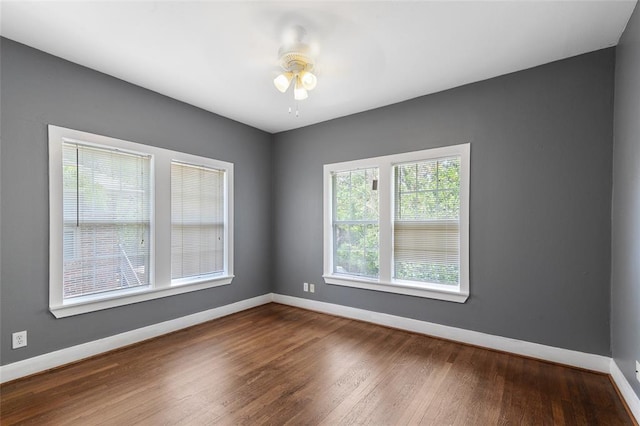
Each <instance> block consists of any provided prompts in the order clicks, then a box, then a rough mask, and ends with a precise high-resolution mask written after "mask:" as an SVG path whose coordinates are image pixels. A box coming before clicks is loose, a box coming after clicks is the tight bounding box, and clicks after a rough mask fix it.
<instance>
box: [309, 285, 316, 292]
mask: <svg viewBox="0 0 640 426" xmlns="http://www.w3.org/2000/svg"><path fill="white" fill-rule="evenodd" d="M309 291H310V292H311V293H315V292H316V285H315V284H309Z"/></svg>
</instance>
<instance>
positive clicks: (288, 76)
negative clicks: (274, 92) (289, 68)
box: [273, 72, 293, 93]
mask: <svg viewBox="0 0 640 426" xmlns="http://www.w3.org/2000/svg"><path fill="white" fill-rule="evenodd" d="M292 79H293V73H291V72H284V73H282V74H280V75H279V76H277V77H276V78H274V79H273V84H274V86H276V89H278V90H279V91H281V92H282V93H284V92H286V91H287V89H288V88H289V85H290V84H291V80H292Z"/></svg>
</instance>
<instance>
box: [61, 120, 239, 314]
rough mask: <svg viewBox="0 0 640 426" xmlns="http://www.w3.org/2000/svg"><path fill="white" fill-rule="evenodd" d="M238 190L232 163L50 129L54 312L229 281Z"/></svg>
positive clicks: (88, 308)
mask: <svg viewBox="0 0 640 426" xmlns="http://www.w3.org/2000/svg"><path fill="white" fill-rule="evenodd" d="M155 188H167V190H165V191H161V192H158V193H156V192H155ZM232 189H233V164H231V163H226V162H223V161H218V160H213V159H210V158H205V157H199V156H194V155H190V154H185V153H180V152H175V151H169V150H166V149H161V148H156V147H153V146H147V145H141V144H136V143H133V142H128V141H123V140H119V139H113V138H109V137H106V136H99V135H94V134H90V133H85V132H80V131H76V130H71V129H65V128H61V127H56V126H49V204H50V223H49V229H50V247H49V258H50V293H49V304H50V310H51V312H52V313H53V314H54V315H55V316H56V317H65V316H70V315H76V314H80V313H84V312H90V311H95V310H99V309H105V308H110V307H114V306H120V305H125V304H130V303H135V302H140V301H144V300H150V299H155V298H159V297H165V296H170V295H174V294H180V293H184V292H188V291H194V290H200V289H204V288H209V287H214V286H218V285H224V284H229V283H231V280H232V279H233V256H232V252H233V232H232V230H233V214H232V212H233V197H232Z"/></svg>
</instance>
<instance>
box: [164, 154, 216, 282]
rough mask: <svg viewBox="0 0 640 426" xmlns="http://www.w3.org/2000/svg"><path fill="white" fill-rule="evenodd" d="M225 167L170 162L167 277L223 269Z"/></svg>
mask: <svg viewBox="0 0 640 426" xmlns="http://www.w3.org/2000/svg"><path fill="white" fill-rule="evenodd" d="M224 180H225V171H224V170H217V169H213V168H207V167H203V166H195V165H190V164H186V163H181V162H176V161H173V162H172V163H171V278H172V280H179V279H188V280H193V279H199V278H205V277H210V276H215V275H220V274H222V273H223V272H224V268H225V262H224V257H225V253H224V247H225V244H224V235H225V232H224V231H225V229H224V226H225V216H224V214H225V209H224Z"/></svg>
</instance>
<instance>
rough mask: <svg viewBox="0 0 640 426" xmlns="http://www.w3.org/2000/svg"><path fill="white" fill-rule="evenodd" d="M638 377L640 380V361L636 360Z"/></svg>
mask: <svg viewBox="0 0 640 426" xmlns="http://www.w3.org/2000/svg"><path fill="white" fill-rule="evenodd" d="M636 379H638V381H639V382H640V362H638V361H636Z"/></svg>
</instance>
